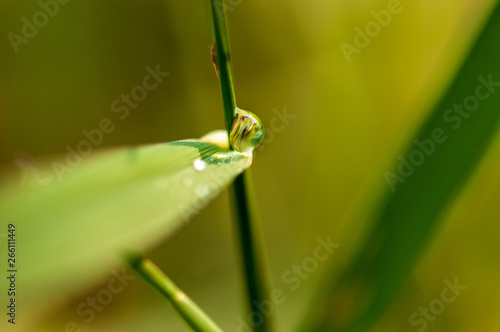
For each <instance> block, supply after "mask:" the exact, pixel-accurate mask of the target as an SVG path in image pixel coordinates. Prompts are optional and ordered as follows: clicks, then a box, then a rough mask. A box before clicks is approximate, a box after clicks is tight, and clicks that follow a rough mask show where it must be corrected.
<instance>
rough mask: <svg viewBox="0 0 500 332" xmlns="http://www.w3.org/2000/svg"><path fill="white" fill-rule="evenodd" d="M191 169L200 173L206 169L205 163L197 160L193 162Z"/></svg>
mask: <svg viewBox="0 0 500 332" xmlns="http://www.w3.org/2000/svg"><path fill="white" fill-rule="evenodd" d="M193 167H194V169H195V170H197V171H200V172H201V171H204V170H205V169H206V168H207V163H206V162H205V161H204V160H202V159H200V158H198V159H196V160H195V161H194V162H193Z"/></svg>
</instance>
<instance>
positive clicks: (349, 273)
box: [304, 5, 500, 332]
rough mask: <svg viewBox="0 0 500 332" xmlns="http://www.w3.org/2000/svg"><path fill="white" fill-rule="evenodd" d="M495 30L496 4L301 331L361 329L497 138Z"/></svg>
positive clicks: (499, 55)
mask: <svg viewBox="0 0 500 332" xmlns="http://www.w3.org/2000/svg"><path fill="white" fill-rule="evenodd" d="M499 32H500V7H499V6H498V5H496V7H495V8H494V9H493V11H492V14H491V16H490V17H489V20H488V22H487V24H486V25H485V27H484V29H483V30H482V32H481V34H480V35H479V36H478V39H477V41H476V43H475V44H474V45H473V47H472V49H471V51H470V53H469V55H468V57H467V58H466V60H465V62H464V63H463V65H462V67H461V68H460V69H459V70H458V72H457V75H456V77H455V78H454V79H453V80H452V82H451V84H450V86H449V88H448V90H447V91H446V92H445V94H444V95H443V96H442V98H441V100H440V101H439V103H437V105H435V108H434V109H433V111H432V112H431V113H430V115H429V117H428V118H427V120H426V121H425V123H424V124H423V125H422V127H421V128H420V130H419V132H418V133H417V134H416V136H415V137H414V139H412V141H411V142H409V144H408V146H407V148H406V150H405V152H404V153H402V154H401V156H399V158H398V160H397V161H396V165H395V167H394V169H393V170H392V172H391V174H392V175H393V176H392V175H391V174H389V173H386V176H387V177H388V178H389V181H388V183H389V187H390V189H389V190H388V192H387V195H386V196H385V197H384V198H383V199H382V200H381V204H380V207H379V209H378V210H377V213H376V214H375V215H374V226H373V229H372V230H371V232H370V234H369V236H368V238H367V240H366V242H365V243H364V245H362V246H361V248H360V250H359V252H358V253H357V255H356V256H355V258H354V260H353V262H352V264H351V265H350V268H348V269H347V270H346V271H345V273H343V274H342V276H341V278H340V279H339V281H338V283H336V284H332V283H331V281H332V279H330V285H329V286H328V287H327V288H325V289H322V294H323V299H322V302H321V304H320V305H319V306H317V307H315V308H314V312H313V313H312V315H311V319H310V321H309V322H308V324H307V325H306V326H307V327H306V328H305V329H304V330H305V331H308V332H309V331H356V332H358V331H368V330H369V329H370V327H371V326H372V324H373V323H374V322H376V321H377V319H379V317H380V316H381V314H382V313H383V312H384V310H385V309H386V308H387V306H388V305H389V304H390V302H391V300H392V299H393V297H394V296H395V295H396V294H397V292H398V290H399V289H400V287H401V286H402V284H403V283H404V281H405V279H406V278H407V277H408V275H409V274H410V273H411V271H412V269H413V267H414V266H415V264H416V262H417V261H418V258H419V257H420V256H421V254H422V253H423V251H424V250H425V247H426V244H427V243H428V241H429V240H430V239H431V235H432V233H433V231H434V230H435V228H436V226H437V225H438V224H439V222H440V220H441V219H442V216H443V214H444V213H445V212H446V208H447V207H448V206H449V205H450V204H451V203H452V202H453V200H454V198H456V197H457V194H458V193H459V192H460V190H461V189H462V188H463V186H464V184H465V183H466V182H467V180H468V179H469V177H470V175H471V174H472V172H473V170H474V168H475V167H476V166H477V165H478V163H479V162H480V160H481V157H482V156H483V154H484V153H485V151H486V149H487V147H488V145H489V143H490V142H491V140H492V138H493V137H494V135H495V134H496V132H497V129H498V123H499V119H500V111H499V110H500V60H499V59H500V48H499V47H498V33H499ZM455 105H458V106H455ZM460 107H461V109H460ZM416 140H418V142H417V141H416ZM395 159H396V158H395ZM403 160H404V161H403Z"/></svg>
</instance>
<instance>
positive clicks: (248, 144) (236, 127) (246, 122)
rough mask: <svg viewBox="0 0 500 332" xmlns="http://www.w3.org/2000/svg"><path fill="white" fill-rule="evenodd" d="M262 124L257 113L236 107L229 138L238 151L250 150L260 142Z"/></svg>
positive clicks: (262, 136)
mask: <svg viewBox="0 0 500 332" xmlns="http://www.w3.org/2000/svg"><path fill="white" fill-rule="evenodd" d="M263 138H264V126H263V125H262V121H260V119H259V118H258V117H257V115H255V114H253V113H251V112H248V111H245V110H242V109H239V108H236V114H235V118H234V122H233V126H232V127H231V133H230V135H229V139H230V141H231V145H232V146H233V148H234V149H235V150H236V151H238V152H250V151H252V150H253V149H255V148H256V147H257V146H259V144H260V143H261V142H262V139H263Z"/></svg>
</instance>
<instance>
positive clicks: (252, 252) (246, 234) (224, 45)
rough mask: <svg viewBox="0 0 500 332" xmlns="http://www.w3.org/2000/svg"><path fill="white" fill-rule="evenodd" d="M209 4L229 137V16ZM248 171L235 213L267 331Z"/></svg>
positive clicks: (253, 304)
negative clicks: (262, 308)
mask: <svg viewBox="0 0 500 332" xmlns="http://www.w3.org/2000/svg"><path fill="white" fill-rule="evenodd" d="M210 8H211V12H212V23H213V33H214V39H215V50H216V56H215V57H216V67H217V69H216V70H217V71H218V76H219V82H220V87H221V93H222V102H223V105H224V116H225V123H226V129H227V132H228V137H229V132H230V130H231V126H232V124H233V121H234V113H235V109H236V98H235V94H234V87H233V78H232V73H231V61H230V56H229V43H228V37H227V31H226V18H225V15H224V8H223V2H222V1H220V0H211V1H210ZM231 148H232V147H231ZM247 172H248V171H247ZM247 172H245V173H243V174H241V175H239V176H238V177H237V178H236V179H235V181H234V183H233V190H232V193H233V202H234V204H233V205H234V215H235V219H236V222H237V233H238V235H239V238H240V245H241V254H242V259H243V266H244V273H245V278H246V285H247V286H246V288H247V293H248V302H249V308H250V310H251V312H252V313H254V315H256V317H262V319H263V320H262V323H261V324H258V326H255V327H254V330H255V331H259V332H266V331H270V330H271V328H270V318H269V317H266V315H264V314H263V313H260V311H259V304H262V303H264V301H266V300H267V299H268V298H269V296H268V294H267V291H266V279H265V276H266V273H265V271H264V269H265V262H264V261H263V260H262V252H263V250H262V248H261V251H260V252H258V250H257V249H258V245H257V242H256V238H257V236H256V235H257V234H256V233H257V232H256V229H255V220H252V217H253V216H252V213H251V209H250V207H251V204H250V197H249V195H248V190H247V189H248V188H247V185H246V184H245V179H246V178H247V177H248V175H249V174H248V173H247ZM247 318H248V315H245V316H244V320H247Z"/></svg>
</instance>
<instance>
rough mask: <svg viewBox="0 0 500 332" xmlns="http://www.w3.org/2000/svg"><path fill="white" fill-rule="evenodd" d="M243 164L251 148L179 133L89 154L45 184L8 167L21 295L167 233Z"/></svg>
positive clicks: (4, 214) (100, 267) (1, 228)
mask: <svg viewBox="0 0 500 332" xmlns="http://www.w3.org/2000/svg"><path fill="white" fill-rule="evenodd" d="M223 136H224V137H227V134H226V133H225V132H223ZM250 164H251V156H250V155H246V154H241V153H238V152H235V151H228V150H225V149H223V148H221V147H219V146H218V145H215V144H212V143H208V142H204V141H200V140H185V141H177V142H171V143H162V144H154V145H148V146H140V147H134V148H119V149H114V150H109V151H102V152H96V153H95V154H94V155H91V156H89V157H88V158H87V159H85V160H84V161H83V162H82V163H81V165H79V166H78V167H76V168H75V169H74V171H73V172H72V173H69V174H65V175H64V177H62V180H61V181H59V180H58V178H57V177H56V176H53V177H52V181H51V182H50V183H48V184H43V183H45V182H46V178H45V176H44V175H40V176H41V179H42V180H40V182H41V183H42V184H40V183H38V181H37V180H36V179H32V180H31V181H27V182H26V183H24V184H23V185H21V184H20V182H19V174H15V173H11V174H9V175H5V176H4V177H3V179H2V180H1V181H0V185H1V186H0V188H1V189H0V232H2V233H6V232H7V225H8V224H14V225H15V229H16V250H17V252H16V256H17V260H16V266H15V268H17V269H18V270H19V280H20V281H19V283H20V287H21V284H22V291H19V292H18V293H17V296H18V302H19V303H22V305H23V307H25V308H26V307H30V306H32V305H35V304H40V303H41V302H47V301H48V300H49V299H50V298H51V297H52V296H55V295H58V294H63V293H65V292H67V291H68V290H70V289H71V288H73V287H75V286H78V285H84V284H85V283H86V282H88V281H90V280H92V279H94V278H96V277H99V276H101V275H103V274H104V273H109V271H110V270H111V269H113V267H116V264H119V263H120V262H121V258H120V255H121V254H122V250H124V249H131V250H141V249H144V248H146V247H150V246H152V245H154V244H156V243H158V241H160V240H161V239H164V238H165V237H166V236H167V235H169V234H172V232H173V231H174V230H176V229H177V228H179V227H180V226H181V225H183V224H185V223H186V222H187V221H188V218H189V217H191V216H192V215H194V214H196V213H197V212H199V211H200V210H201V209H202V208H204V207H205V206H206V204H208V202H209V201H210V200H211V199H212V198H213V197H214V196H215V195H216V194H217V193H218V192H219V191H220V190H221V189H222V188H224V187H225V186H226V185H228V184H229V183H230V182H231V181H232V180H233V179H234V178H235V177H236V176H237V175H238V174H240V173H241V172H242V171H243V170H244V169H246V168H247V167H248V166H250ZM52 174H54V173H52ZM3 240H5V241H6V240H7V239H6V238H5V239H2V241H3ZM5 251H6V249H5ZM4 258H5V259H4ZM6 261H7V258H6V256H5V255H4V256H3V258H2V270H3V271H5V269H4V268H5V265H4V264H5V262H6ZM7 281H8V280H7V279H6V278H2V281H1V285H2V289H4V290H7V289H8V287H7V285H6V282H7Z"/></svg>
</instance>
